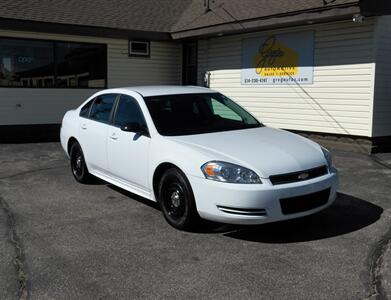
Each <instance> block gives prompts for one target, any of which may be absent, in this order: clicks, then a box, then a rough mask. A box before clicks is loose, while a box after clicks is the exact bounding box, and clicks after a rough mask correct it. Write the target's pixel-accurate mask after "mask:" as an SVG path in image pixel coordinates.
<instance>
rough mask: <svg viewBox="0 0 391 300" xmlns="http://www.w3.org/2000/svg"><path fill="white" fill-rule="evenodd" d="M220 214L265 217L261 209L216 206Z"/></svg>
mask: <svg viewBox="0 0 391 300" xmlns="http://www.w3.org/2000/svg"><path fill="white" fill-rule="evenodd" d="M217 208H218V209H220V210H221V211H222V212H225V213H227V214H233V215H244V216H266V210H265V209H262V208H254V209H249V208H234V207H226V206H217Z"/></svg>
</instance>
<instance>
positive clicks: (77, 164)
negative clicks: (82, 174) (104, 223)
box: [76, 156, 81, 169]
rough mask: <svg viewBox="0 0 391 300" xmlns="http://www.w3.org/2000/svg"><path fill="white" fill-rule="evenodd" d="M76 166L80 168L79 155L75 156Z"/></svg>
mask: <svg viewBox="0 0 391 300" xmlns="http://www.w3.org/2000/svg"><path fill="white" fill-rule="evenodd" d="M76 167H77V168H78V169H80V168H81V156H78V157H77V158H76Z"/></svg>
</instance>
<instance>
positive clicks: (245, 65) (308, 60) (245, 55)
mask: <svg viewBox="0 0 391 300" xmlns="http://www.w3.org/2000/svg"><path fill="white" fill-rule="evenodd" d="M313 71H314V32H312V31H309V32H298V33H290V34H281V35H270V36H264V37H257V38H249V39H244V40H243V41H242V84H250V85H266V84H288V83H290V84H292V83H299V84H312V83H313Z"/></svg>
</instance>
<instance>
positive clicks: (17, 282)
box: [0, 143, 391, 299]
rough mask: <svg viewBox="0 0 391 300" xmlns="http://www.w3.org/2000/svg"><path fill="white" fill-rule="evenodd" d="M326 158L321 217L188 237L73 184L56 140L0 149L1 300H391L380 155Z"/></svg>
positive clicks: (386, 192)
mask: <svg viewBox="0 0 391 300" xmlns="http://www.w3.org/2000/svg"><path fill="white" fill-rule="evenodd" d="M333 154H334V161H335V164H336V166H337V168H338V169H339V171H340V188H339V195H338V199H337V200H336V202H335V204H334V205H332V206H331V207H330V208H328V209H327V210H325V211H323V212H321V213H318V214H316V215H313V216H310V217H306V218H303V219H298V220H293V221H288V222H282V223H275V224H267V225H262V226H251V227H241V226H230V225H221V224H211V225H210V226H208V227H206V228H203V229H202V230H200V231H199V232H194V233H189V232H181V231H178V230H176V229H174V228H172V227H170V226H169V225H168V224H167V223H166V222H165V220H164V218H163V216H162V214H161V212H160V210H159V209H158V207H157V206H156V205H154V204H152V203H150V202H148V201H147V200H144V199H142V198H140V197H137V196H135V195H132V194H130V193H127V192H125V191H123V190H120V189H118V188H115V187H113V186H111V185H108V184H105V183H103V182H97V183H96V184H93V185H80V184H78V183H77V182H76V181H75V180H74V179H73V177H72V175H71V172H70V169H69V163H68V160H67V158H66V157H65V154H64V153H63V152H62V149H61V148H60V145H59V144H57V143H47V144H19V145H4V144H2V145H0V200H1V201H0V204H1V205H0V208H1V209H0V264H1V268H0V293H1V294H0V299H15V297H16V295H17V294H18V293H19V294H21V295H22V298H29V299H168V298H170V299H192V298H193V299H259V298H268V299H368V298H370V299H371V298H373V299H375V298H386V297H387V296H388V295H390V296H391V249H390V239H391V231H390V225H391V169H390V166H391V155H390V154H379V155H376V156H368V155H365V154H359V153H352V152H343V151H335V152H334V153H333ZM12 220H14V222H12ZM24 284H26V285H25V286H24Z"/></svg>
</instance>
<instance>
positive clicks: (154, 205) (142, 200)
mask: <svg viewBox="0 0 391 300" xmlns="http://www.w3.org/2000/svg"><path fill="white" fill-rule="evenodd" d="M107 187H108V188H110V189H112V190H113V191H115V192H117V193H120V194H122V195H124V196H125V197H128V198H130V199H132V200H136V201H137V202H140V203H142V204H145V205H147V206H149V207H152V208H154V209H156V210H160V206H159V204H158V203H156V202H154V201H151V200H149V199H146V198H143V197H141V196H139V195H136V194H134V193H131V192H128V191H127V190H124V189H121V188H120V187H117V186H115V185H112V184H110V183H107Z"/></svg>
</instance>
